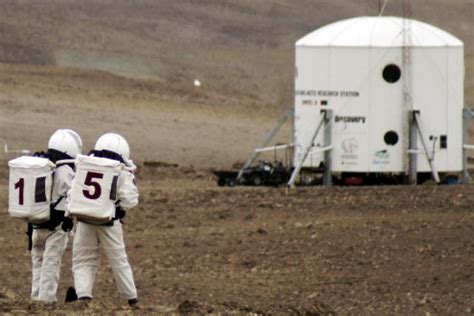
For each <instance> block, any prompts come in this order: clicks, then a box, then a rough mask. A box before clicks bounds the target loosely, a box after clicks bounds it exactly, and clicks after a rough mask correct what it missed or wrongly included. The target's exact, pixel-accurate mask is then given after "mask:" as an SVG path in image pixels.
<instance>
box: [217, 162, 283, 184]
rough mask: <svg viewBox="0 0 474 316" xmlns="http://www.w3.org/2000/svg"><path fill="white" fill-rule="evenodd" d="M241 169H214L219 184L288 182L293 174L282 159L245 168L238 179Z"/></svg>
mask: <svg viewBox="0 0 474 316" xmlns="http://www.w3.org/2000/svg"><path fill="white" fill-rule="evenodd" d="M238 173H239V171H214V174H215V175H216V176H217V184H218V185H219V186H225V185H228V186H234V185H236V184H243V185H255V186H260V185H273V186H278V185H282V184H286V183H287V182H288V180H289V179H290V176H291V168H290V167H287V166H285V165H284V164H283V163H282V162H281V161H275V162H273V163H270V162H268V161H263V160H262V161H259V163H258V164H257V165H255V166H251V167H247V168H245V169H244V170H243V173H242V176H241V178H240V179H239V180H238V181H237V175H238Z"/></svg>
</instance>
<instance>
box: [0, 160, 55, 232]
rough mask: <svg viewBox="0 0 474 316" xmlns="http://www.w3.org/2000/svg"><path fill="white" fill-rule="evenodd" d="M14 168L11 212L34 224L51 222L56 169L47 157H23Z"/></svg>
mask: <svg viewBox="0 0 474 316" xmlns="http://www.w3.org/2000/svg"><path fill="white" fill-rule="evenodd" d="M8 166H9V167H10V180H9V190H8V191H9V193H8V212H9V213H10V215H11V216H12V217H16V218H21V219H23V220H25V221H27V222H29V223H32V224H41V223H45V222H47V221H49V217H50V203H51V189H52V183H53V169H54V167H55V165H54V164H53V163H52V162H51V161H50V160H49V159H47V158H42V157H30V156H23V157H19V158H16V159H13V160H10V161H9V162H8Z"/></svg>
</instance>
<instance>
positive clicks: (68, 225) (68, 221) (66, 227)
mask: <svg viewBox="0 0 474 316" xmlns="http://www.w3.org/2000/svg"><path fill="white" fill-rule="evenodd" d="M61 228H62V230H63V231H65V232H70V231H71V230H72V229H73V228H74V222H73V220H72V218H69V217H66V218H65V219H64V221H63V223H62V224H61Z"/></svg>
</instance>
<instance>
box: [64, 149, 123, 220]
mask: <svg viewBox="0 0 474 316" xmlns="http://www.w3.org/2000/svg"><path fill="white" fill-rule="evenodd" d="M75 164H76V176H75V177H74V180H73V181H72V186H71V191H70V192H69V197H68V205H67V212H68V213H69V214H70V215H72V216H74V217H76V218H77V219H79V220H83V221H85V222H88V223H92V224H104V223H107V222H109V221H110V220H112V218H114V216H115V201H116V200H117V186H118V178H119V175H120V171H121V170H122V168H123V164H121V163H120V162H119V161H116V160H112V159H106V158H100V157H93V156H84V155H79V156H77V158H76V162H75Z"/></svg>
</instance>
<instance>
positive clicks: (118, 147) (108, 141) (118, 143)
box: [94, 133, 130, 161]
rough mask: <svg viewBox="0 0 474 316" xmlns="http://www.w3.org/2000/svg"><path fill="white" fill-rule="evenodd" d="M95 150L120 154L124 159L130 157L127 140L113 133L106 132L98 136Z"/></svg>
mask: <svg viewBox="0 0 474 316" xmlns="http://www.w3.org/2000/svg"><path fill="white" fill-rule="evenodd" d="M94 149H95V150H104V149H105V150H108V151H112V152H114V153H116V154H118V155H120V156H122V158H123V160H124V161H127V160H128V159H130V147H129V146H128V143H127V140H126V139H125V138H123V137H122V136H120V135H119V134H115V133H107V134H104V135H102V136H100V137H99V139H98V140H97V142H96V143H95V147H94Z"/></svg>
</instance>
